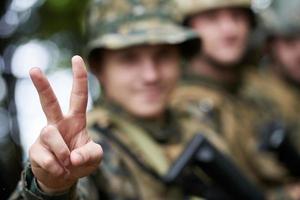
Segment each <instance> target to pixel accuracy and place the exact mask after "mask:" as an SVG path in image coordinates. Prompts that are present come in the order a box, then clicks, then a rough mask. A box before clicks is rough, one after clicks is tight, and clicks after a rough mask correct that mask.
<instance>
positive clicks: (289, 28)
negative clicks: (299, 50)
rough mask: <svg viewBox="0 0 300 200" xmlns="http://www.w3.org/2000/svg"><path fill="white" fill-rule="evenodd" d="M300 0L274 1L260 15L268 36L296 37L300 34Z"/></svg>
mask: <svg viewBox="0 0 300 200" xmlns="http://www.w3.org/2000/svg"><path fill="white" fill-rule="evenodd" d="M299 9H300V0H289V1H282V0H273V1H272V3H271V5H270V6H269V7H268V8H267V9H265V10H262V11H261V12H260V14H259V16H260V17H261V19H262V20H261V21H262V26H263V29H265V31H266V34H267V36H272V35H283V36H294V35H299V34H300V12H299Z"/></svg>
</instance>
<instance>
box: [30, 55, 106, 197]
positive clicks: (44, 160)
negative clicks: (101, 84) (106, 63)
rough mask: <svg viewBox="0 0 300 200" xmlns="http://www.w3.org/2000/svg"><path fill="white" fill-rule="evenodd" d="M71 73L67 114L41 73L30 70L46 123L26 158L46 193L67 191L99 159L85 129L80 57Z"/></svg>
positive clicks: (85, 92)
mask: <svg viewBox="0 0 300 200" xmlns="http://www.w3.org/2000/svg"><path fill="white" fill-rule="evenodd" d="M72 70H73V87H72V91H71V98H70V107H69V112H68V114H66V115H63V113H62V111H61V108H60V106H59V103H58V101H57V98H56V96H55V94H54V92H53V90H52V88H51V86H50V84H49V82H48V80H47V78H46V77H45V76H44V75H43V74H42V72H41V70H40V69H39V68H33V69H31V70H30V77H31V79H32V81H33V84H34V86H35V88H36V89H37V92H38V94H39V97H40V102H41V105H42V108H43V111H44V113H45V115H46V118H47V122H48V124H47V126H46V127H44V128H43V130H42V131H41V133H40V135H39V137H38V138H37V140H36V141H35V143H34V144H33V145H32V146H31V148H30V150H29V158H30V162H31V167H32V172H33V174H34V176H35V177H36V179H37V181H38V184H39V186H40V187H41V189H42V190H43V191H45V192H48V193H57V192H63V191H66V190H68V189H69V188H70V187H72V186H73V185H74V184H75V183H76V181H77V180H78V179H79V178H81V177H84V176H87V175H89V174H90V173H91V172H93V171H94V170H95V169H96V168H97V166H98V165H99V163H100V161H101V157H102V149H101V147H100V145H98V144H96V143H94V142H93V141H92V140H91V138H90V137H89V135H88V133H87V130H86V106H87V99H88V84H87V72H86V69H85V66H84V62H83V60H82V58H81V57H79V56H74V57H73V58H72ZM62 87H63V86H62Z"/></svg>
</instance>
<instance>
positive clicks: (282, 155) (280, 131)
mask: <svg viewBox="0 0 300 200" xmlns="http://www.w3.org/2000/svg"><path fill="white" fill-rule="evenodd" d="M289 133H290V131H289V129H288V128H287V127H285V126H284V124H282V123H281V122H278V121H272V122H271V123H269V124H267V125H266V126H265V127H264V128H263V129H262V133H261V134H262V142H261V144H260V148H261V149H262V150H265V151H269V152H273V153H274V154H275V155H276V156H277V158H278V160H279V161H280V162H281V163H282V164H283V165H285V166H286V168H287V169H288V171H289V172H290V174H292V175H293V176H296V177H300V170H299V169H300V154H299V152H298V151H297V149H296V147H295V146H294V145H293V144H292V143H291V141H290V139H289Z"/></svg>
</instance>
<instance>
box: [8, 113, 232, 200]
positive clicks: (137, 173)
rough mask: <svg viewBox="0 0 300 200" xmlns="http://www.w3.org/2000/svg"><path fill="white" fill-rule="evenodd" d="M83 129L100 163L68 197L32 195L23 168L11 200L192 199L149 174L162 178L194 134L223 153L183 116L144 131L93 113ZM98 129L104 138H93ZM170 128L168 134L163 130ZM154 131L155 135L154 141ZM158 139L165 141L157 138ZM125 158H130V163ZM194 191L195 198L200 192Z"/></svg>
mask: <svg viewBox="0 0 300 200" xmlns="http://www.w3.org/2000/svg"><path fill="white" fill-rule="evenodd" d="M166 123H167V124H166ZM176 124H177V125H176ZM88 125H89V126H90V127H91V129H90V132H89V133H90V134H91V136H92V138H93V139H94V141H96V142H98V143H100V144H101V145H102V148H103V151H104V158H103V160H102V163H101V165H100V166H99V169H98V170H96V172H95V173H93V174H92V175H90V176H89V177H86V178H83V179H80V180H79V181H78V183H77V185H76V187H73V188H72V189H71V191H69V193H67V194H58V195H56V196H49V195H46V194H44V193H43V192H42V191H40V190H39V189H38V186H37V183H36V181H35V179H34V176H33V174H32V172H31V170H30V166H28V167H27V169H26V170H25V171H24V172H23V177H22V181H21V182H20V184H19V186H18V188H17V190H16V192H15V193H14V194H13V195H12V197H11V200H16V199H24V200H40V199H47V200H48V199H49V200H50V199H51V200H52V199H62V200H63V199H71V200H72V199H74V200H75V199H82V200H85V199H90V200H93V199H95V200H96V199H185V198H187V197H188V198H192V197H190V196H186V194H185V192H184V189H183V188H181V187H179V186H176V185H166V184H164V183H163V182H162V181H160V180H159V179H158V178H157V177H156V176H155V174H154V175H153V174H151V170H152V172H153V171H154V172H155V173H156V175H157V174H158V175H162V174H164V173H166V171H167V170H168V169H169V167H170V165H171V163H172V162H174V160H175V159H176V158H177V157H178V156H179V155H180V153H181V152H182V151H183V149H184V148H185V145H186V144H187V142H188V141H190V139H191V138H192V137H193V136H194V134H195V133H198V132H199V131H201V133H202V134H205V135H206V136H207V138H208V139H209V140H210V141H211V142H212V143H213V144H215V146H217V147H218V148H219V149H220V150H221V151H222V152H225V153H226V152H228V151H227V149H226V147H225V145H223V143H222V141H221V140H220V139H219V138H218V136H217V135H216V134H215V133H214V132H213V131H211V130H210V129H208V128H206V127H204V126H202V125H201V124H199V123H197V122H194V121H193V120H192V119H191V118H190V117H187V116H186V115H178V116H176V117H173V118H172V117H171V118H169V120H167V121H166V122H150V125H149V123H148V122H142V121H138V120H135V119H133V118H132V117H130V116H128V115H126V114H124V113H122V112H121V113H120V112H111V110H109V109H106V108H103V107H98V108H96V109H94V111H93V112H91V113H90V114H89V120H88ZM172 126H175V127H177V130H175V129H172V128H171V127H172ZM92 127H94V128H92ZM95 127H97V128H96V129H95ZM99 128H100V129H101V130H102V131H103V132H105V130H106V131H108V132H109V134H103V133H99V131H98V130H99ZM170 128H171V131H170V130H168V129H170ZM151 129H152V130H151ZM156 131H160V132H161V134H156V135H154V134H153V133H154V132H156ZM100 132H101V131H100ZM151 132H152V133H151ZM164 134H166V135H167V137H161V135H164ZM120 143H121V144H120ZM129 154H133V155H134V157H135V158H133V156H129ZM135 159H137V160H139V162H140V163H143V165H144V168H147V169H150V170H148V171H150V172H147V170H145V169H144V168H143V167H141V166H140V165H139V164H138V163H137V162H136V161H135ZM189 187H190V185H189ZM198 190H199V192H201V187H199V188H198Z"/></svg>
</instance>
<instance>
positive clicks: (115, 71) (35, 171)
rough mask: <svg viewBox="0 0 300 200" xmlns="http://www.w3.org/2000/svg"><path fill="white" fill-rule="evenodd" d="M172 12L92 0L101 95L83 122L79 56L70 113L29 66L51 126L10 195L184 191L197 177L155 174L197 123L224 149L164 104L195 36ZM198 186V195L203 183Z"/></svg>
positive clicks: (93, 64) (91, 47)
mask: <svg viewBox="0 0 300 200" xmlns="http://www.w3.org/2000/svg"><path fill="white" fill-rule="evenodd" d="M177 15H178V12H177V10H174V6H173V4H172V3H171V2H169V1H165V0H151V1H147V0H140V1H132V0H124V1H118V0H101V1H94V2H93V3H92V4H91V5H90V9H89V12H88V23H87V28H88V36H89V42H88V44H87V46H88V50H87V52H88V53H87V54H88V62H89V65H90V69H91V71H92V72H93V73H94V75H96V77H97V78H98V80H99V82H100V83H101V85H102V87H103V91H104V98H103V99H102V101H101V102H100V105H98V106H97V107H96V108H95V109H94V111H93V112H91V113H90V114H89V117H88V123H87V124H86V102H87V80H86V79H87V76H86V71H85V69H84V63H83V60H82V59H81V58H80V57H78V56H75V57H73V58H72V68H73V74H74V83H73V89H72V93H71V99H70V112H69V113H68V114H67V115H63V114H62V112H61V110H60V107H59V104H58V102H57V100H56V97H55V95H54V92H53V91H52V89H51V86H50V85H49V83H48V81H47V79H46V77H45V76H44V75H43V74H42V73H41V71H40V70H39V69H37V68H34V69H32V70H31V71H30V75H31V78H32V81H33V83H34V85H35V87H36V89H37V91H38V93H39V96H40V100H41V105H42V107H43V110H44V113H45V115H46V117H47V119H48V125H47V126H46V127H45V128H44V129H43V130H42V131H41V134H40V136H39V137H38V139H37V140H36V141H35V143H34V144H33V146H32V147H31V149H30V154H29V156H30V165H29V166H28V167H27V168H26V170H25V171H24V173H23V178H22V181H21V183H20V185H19V188H18V189H17V190H16V193H15V194H14V195H13V196H12V197H11V199H32V200H33V199H62V200H63V199H91V200H93V199H101V198H103V199H184V198H185V197H187V196H190V195H189V193H187V192H186V190H187V189H191V188H193V187H196V186H198V185H193V187H190V185H189V184H188V185H187V184H185V185H186V187H185V188H184V187H183V186H182V187H179V186H178V185H176V184H175V185H173V184H169V185H168V184H165V183H164V182H162V179H161V177H162V176H163V175H164V174H166V172H167V170H168V169H169V168H170V165H171V163H172V162H174V161H175V159H176V158H178V157H179V154H180V153H181V152H182V151H183V149H184V146H185V145H186V144H187V142H188V141H189V140H190V139H191V138H192V137H193V136H194V134H195V132H197V131H199V130H202V131H203V134H205V135H206V136H207V138H209V140H210V141H211V142H212V143H214V144H215V145H217V146H218V147H219V148H221V149H222V151H223V152H225V153H226V152H227V150H226V147H225V146H224V145H222V143H221V141H220V139H218V136H217V135H216V134H215V133H214V132H212V131H210V130H209V129H207V128H206V127H204V126H203V125H202V124H199V123H194V122H193V121H192V119H189V117H188V116H185V115H184V116H182V115H177V114H176V112H174V111H173V110H170V109H168V108H167V105H168V102H169V97H170V94H171V92H172V91H173V89H174V87H175V86H176V82H177V79H178V77H179V74H180V69H179V63H180V58H181V55H180V53H181V51H180V49H181V48H186V46H188V47H189V49H190V50H192V51H194V52H196V48H197V46H198V44H199V42H198V36H197V34H196V33H194V32H192V31H190V30H188V29H185V28H183V27H180V26H179V25H176V23H175V19H176V18H177ZM194 45H195V47H194ZM87 128H90V129H89V130H87ZM87 132H89V135H88V134H87ZM92 139H93V140H92ZM98 144H101V146H102V148H103V152H104V154H103V158H102V150H101V147H100V146H99V145H98ZM101 158H102V162H101V166H99V162H100V160H101ZM94 170H96V171H95V172H93V171H94ZM91 173H92V175H90V176H88V175H89V174H91ZM200 175H201V174H200ZM85 176H88V177H87V178H85V179H79V178H81V177H85ZM198 176H199V175H197V176H196V175H194V176H193V179H195V178H197V177H198ZM76 182H78V183H77V185H76ZM200 186H201V185H199V187H196V188H197V190H195V191H196V192H197V193H195V195H197V196H200V194H199V193H201V192H203V190H202V189H201V187H200ZM195 191H194V192H195ZM192 194H193V195H194V193H192Z"/></svg>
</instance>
